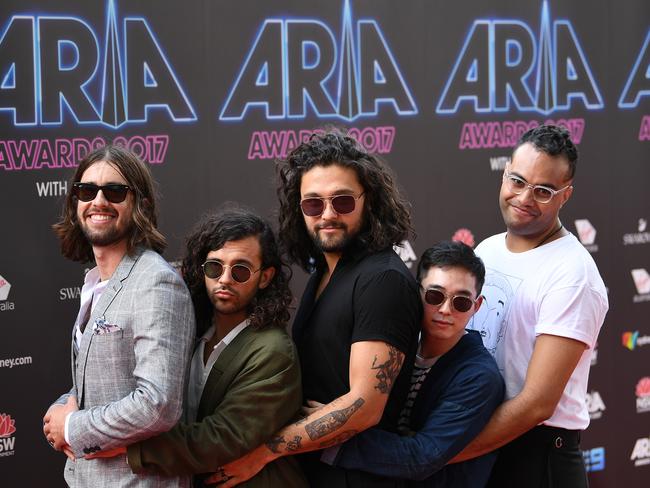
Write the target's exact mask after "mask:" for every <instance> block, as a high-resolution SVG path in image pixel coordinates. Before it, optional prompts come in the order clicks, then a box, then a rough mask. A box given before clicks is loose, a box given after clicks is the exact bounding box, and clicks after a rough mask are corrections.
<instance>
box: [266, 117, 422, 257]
mask: <svg viewBox="0 0 650 488" xmlns="http://www.w3.org/2000/svg"><path fill="white" fill-rule="evenodd" d="M333 164H336V165H339V166H343V167H345V168H352V169H353V170H354V171H355V172H356V174H357V178H358V179H359V183H360V184H361V185H362V186H363V189H364V195H365V198H364V217H363V227H362V229H361V231H360V233H359V235H358V236H357V242H358V243H359V244H360V245H361V246H362V247H364V248H365V249H366V250H367V251H369V252H377V251H380V250H383V249H386V248H387V247H389V246H391V245H395V244H399V243H401V242H402V241H403V240H404V239H406V238H407V237H408V236H410V235H415V233H414V231H413V226H412V223H411V212H410V210H411V205H410V203H409V202H408V201H407V200H406V199H405V198H404V197H403V196H402V195H401V194H400V192H399V189H398V187H397V183H396V181H395V177H394V175H393V173H392V171H391V170H390V168H389V167H388V166H387V165H386V164H384V163H383V162H382V161H381V160H379V159H378V158H377V157H375V156H373V155H371V154H370V153H368V152H367V151H366V150H365V149H364V148H363V147H362V146H361V145H360V144H359V143H358V142H357V141H356V140H354V139H353V138H351V137H349V136H346V135H344V134H343V133H342V132H340V131H339V130H338V129H328V130H327V131H325V132H322V133H320V132H319V133H314V134H312V135H311V137H310V138H309V140H308V141H306V142H303V143H302V144H300V145H299V146H297V147H296V148H295V149H294V150H293V151H291V153H289V154H288V156H287V158H286V159H283V160H279V161H278V162H277V165H276V172H277V175H278V180H279V182H278V190H277V194H278V199H279V200H280V211H279V221H280V230H279V238H280V242H281V244H282V246H283V248H284V251H286V253H287V255H288V256H289V259H290V260H291V262H294V263H297V264H299V265H300V266H302V267H303V269H305V270H309V269H310V268H312V266H313V264H312V263H313V260H314V259H320V256H321V251H320V250H319V249H318V248H317V247H316V245H315V244H314V242H313V240H312V238H311V236H310V235H309V233H308V232H307V228H306V226H305V221H304V218H303V215H302V211H301V209H300V183H301V181H302V175H303V174H305V173H306V172H307V171H309V170H310V169H312V168H313V167H315V166H330V165H333Z"/></svg>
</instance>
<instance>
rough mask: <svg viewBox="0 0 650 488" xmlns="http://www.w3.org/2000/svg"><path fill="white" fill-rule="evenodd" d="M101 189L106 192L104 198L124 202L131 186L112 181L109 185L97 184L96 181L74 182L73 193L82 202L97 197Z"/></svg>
mask: <svg viewBox="0 0 650 488" xmlns="http://www.w3.org/2000/svg"><path fill="white" fill-rule="evenodd" d="M99 190H101V191H102V193H103V194H104V198H105V199H106V200H108V201H109V202H111V203H122V202H123V201H124V200H126V195H127V194H128V193H129V190H130V188H129V187H128V186H127V185H120V184H118V183H111V184H109V185H102V186H100V185H95V184H94V183H81V182H79V181H78V182H76V183H73V184H72V194H73V195H74V196H75V197H77V198H78V199H79V200H81V201H82V202H90V201H92V200H94V199H95V197H97V193H99Z"/></svg>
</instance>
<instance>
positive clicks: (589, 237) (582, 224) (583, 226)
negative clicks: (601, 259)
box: [574, 219, 598, 252]
mask: <svg viewBox="0 0 650 488" xmlns="http://www.w3.org/2000/svg"><path fill="white" fill-rule="evenodd" d="M574 224H575V226H576V231H577V232H578V238H579V239H580V242H581V243H582V245H583V246H585V249H587V251H589V252H597V251H598V244H594V242H595V241H596V229H595V227H594V226H593V225H591V222H589V220H587V219H578V220H575V221H574Z"/></svg>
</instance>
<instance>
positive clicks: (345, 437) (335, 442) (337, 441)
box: [318, 430, 359, 448]
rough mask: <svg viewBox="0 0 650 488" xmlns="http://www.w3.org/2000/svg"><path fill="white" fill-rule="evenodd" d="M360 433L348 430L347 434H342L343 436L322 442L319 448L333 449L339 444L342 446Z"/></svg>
mask: <svg viewBox="0 0 650 488" xmlns="http://www.w3.org/2000/svg"><path fill="white" fill-rule="evenodd" d="M358 433H359V431H358V430H346V431H345V432H342V433H341V434H339V435H337V436H336V437H334V438H332V439H330V440H328V441H325V442H321V443H320V444H319V445H318V447H322V448H326V447H332V446H336V445H338V444H341V443H343V442H345V441H347V440H348V439H349V438H350V437H353V436H355V435H357V434H358Z"/></svg>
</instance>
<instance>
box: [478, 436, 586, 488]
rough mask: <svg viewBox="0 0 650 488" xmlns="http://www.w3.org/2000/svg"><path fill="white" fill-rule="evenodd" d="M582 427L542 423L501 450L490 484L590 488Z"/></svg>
mask: <svg viewBox="0 0 650 488" xmlns="http://www.w3.org/2000/svg"><path fill="white" fill-rule="evenodd" d="M588 486H589V483H588V482H587V473H586V471H585V465H584V461H583V458H582V451H581V450H580V431H579V430H566V429H560V428H558V427H548V426H546V425H540V426H537V427H535V428H534V429H531V430H529V431H528V432H526V433H525V434H523V435H522V436H520V437H518V438H517V439H515V440H514V441H512V442H510V443H509V444H506V445H505V446H503V447H502V448H501V449H500V450H499V457H498V458H497V462H496V464H495V465H494V469H493V470H492V475H491V477H490V481H489V482H488V485H487V487H488V488H587V487H588Z"/></svg>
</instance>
